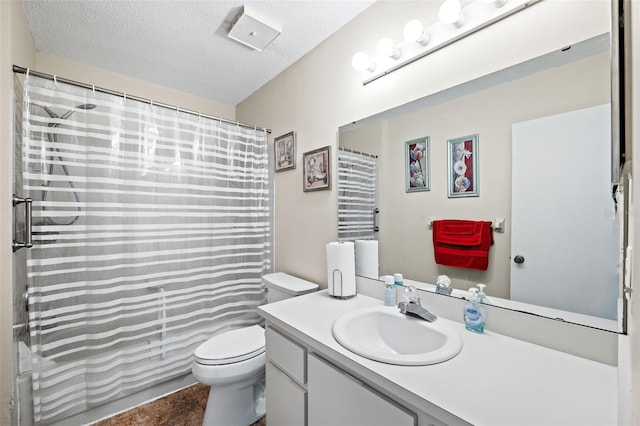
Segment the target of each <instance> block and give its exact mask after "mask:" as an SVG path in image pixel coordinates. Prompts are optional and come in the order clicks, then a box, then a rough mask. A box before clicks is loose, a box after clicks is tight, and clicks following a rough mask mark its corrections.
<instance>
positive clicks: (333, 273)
mask: <svg viewBox="0 0 640 426" xmlns="http://www.w3.org/2000/svg"><path fill="white" fill-rule="evenodd" d="M327 287H328V290H329V296H334V297H351V296H355V295H356V262H355V249H354V244H353V243H352V242H344V243H343V242H334V243H329V244H327Z"/></svg>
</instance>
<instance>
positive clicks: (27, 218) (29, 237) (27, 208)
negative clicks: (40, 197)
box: [11, 194, 33, 252]
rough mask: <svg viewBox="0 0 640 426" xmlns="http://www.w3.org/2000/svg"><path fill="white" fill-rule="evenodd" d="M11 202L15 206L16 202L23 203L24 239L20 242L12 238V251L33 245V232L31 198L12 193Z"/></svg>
mask: <svg viewBox="0 0 640 426" xmlns="http://www.w3.org/2000/svg"><path fill="white" fill-rule="evenodd" d="M12 202H13V207H15V206H17V205H18V204H22V203H24V227H25V241H24V242H21V241H16V240H15V239H14V240H13V243H12V244H11V247H12V248H13V251H14V252H16V251H18V250H20V249H21V248H31V247H33V234H32V231H31V219H32V217H33V216H32V213H31V211H32V210H31V205H32V203H33V200H32V199H31V198H28V197H27V198H20V197H18V196H17V195H16V194H13V198H12Z"/></svg>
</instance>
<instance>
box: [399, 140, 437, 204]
mask: <svg viewBox="0 0 640 426" xmlns="http://www.w3.org/2000/svg"><path fill="white" fill-rule="evenodd" d="M404 146H405V148H404V152H405V155H404V168H405V189H406V192H418V191H429V190H430V189H431V187H430V185H431V182H430V178H429V175H430V170H429V166H430V155H429V136H425V137H424V138H420V139H414V140H411V141H407V142H405V145H404Z"/></svg>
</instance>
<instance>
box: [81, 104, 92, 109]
mask: <svg viewBox="0 0 640 426" xmlns="http://www.w3.org/2000/svg"><path fill="white" fill-rule="evenodd" d="M96 106H97V105H96V104H82V105H78V106H77V107H76V108H77V109H94V108H95V107H96Z"/></svg>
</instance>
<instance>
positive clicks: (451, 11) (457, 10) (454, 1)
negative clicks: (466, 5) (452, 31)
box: [438, 0, 464, 28]
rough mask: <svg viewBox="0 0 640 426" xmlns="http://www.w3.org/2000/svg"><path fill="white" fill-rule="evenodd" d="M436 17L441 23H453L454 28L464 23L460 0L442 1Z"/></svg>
mask: <svg viewBox="0 0 640 426" xmlns="http://www.w3.org/2000/svg"><path fill="white" fill-rule="evenodd" d="M438 17H439V18H440V22H442V23H443V24H453V25H454V26H455V27H456V28H460V27H461V26H462V24H464V15H463V13H462V5H461V4H460V1H458V0H446V1H445V2H444V3H442V6H440V10H439V12H438Z"/></svg>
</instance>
